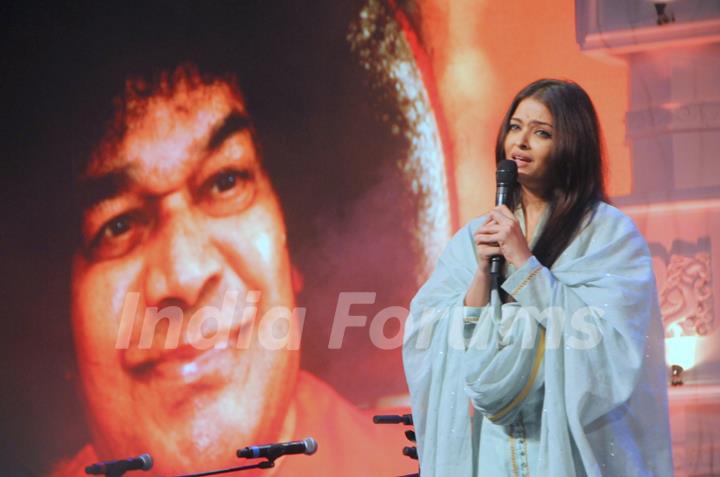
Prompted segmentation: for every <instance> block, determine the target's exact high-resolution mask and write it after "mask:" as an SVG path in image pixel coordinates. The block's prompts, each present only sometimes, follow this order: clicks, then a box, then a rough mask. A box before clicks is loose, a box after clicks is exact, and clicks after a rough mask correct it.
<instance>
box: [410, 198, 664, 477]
mask: <svg viewBox="0 0 720 477" xmlns="http://www.w3.org/2000/svg"><path fill="white" fill-rule="evenodd" d="M485 220H486V219H485V218H484V217H481V218H479V219H476V220H474V221H472V222H470V223H469V224H468V225H467V226H465V227H463V228H462V229H461V230H460V231H459V232H458V233H457V234H456V235H455V236H454V237H453V239H452V240H451V242H450V244H449V245H448V247H447V248H446V250H445V251H444V252H443V255H442V256H441V257H440V260H439V262H438V264H437V267H436V269H435V271H434V272H433V274H432V275H431V277H430V279H429V280H428V281H427V283H425V285H424V286H423V287H422V288H421V289H420V291H419V292H418V294H417V295H416V296H415V298H414V299H413V301H412V305H411V309H410V317H409V319H408V321H407V323H406V328H405V343H404V347H403V359H404V365H405V373H406V376H407V380H408V386H409V389H410V394H411V398H412V408H413V418H414V420H415V431H416V434H417V438H418V450H419V453H420V461H421V473H422V475H423V477H433V476H438V477H440V476H448V477H474V476H478V475H482V476H504V475H509V476H512V475H533V476H547V477H558V476H566V475H567V476H575V475H577V476H582V475H590V476H599V475H607V476H613V477H616V476H646V475H648V476H649V475H653V476H655V475H657V476H667V475H672V459H671V451H670V435H669V428H668V416H667V388H666V370H665V365H664V346H663V329H662V321H661V317H660V312H659V307H658V303H657V293H656V290H655V280H654V276H653V273H652V267H651V258H650V255H649V252H648V248H647V245H646V243H645V241H644V240H643V238H642V237H641V235H640V234H639V232H638V231H637V229H636V228H635V226H634V224H633V223H632V221H631V220H630V219H629V218H628V217H626V216H625V215H624V214H622V213H621V212H620V211H619V210H617V209H615V208H614V207H612V206H610V205H607V204H604V203H601V204H599V205H598V208H597V211H596V213H595V214H594V216H593V217H592V219H591V220H589V221H586V223H585V224H584V225H583V227H582V228H581V231H580V233H579V234H578V236H577V237H576V238H575V239H574V240H573V241H572V242H571V243H570V245H569V246H568V247H567V249H566V250H565V251H564V252H563V254H562V255H561V256H560V257H559V258H558V260H557V261H556V262H555V265H554V266H553V267H552V270H549V269H547V268H546V267H544V266H542V265H541V264H540V263H539V262H538V261H537V260H536V259H535V258H534V257H532V258H531V259H530V260H528V261H527V263H525V264H524V265H523V266H522V267H520V268H519V269H518V270H512V269H509V270H508V277H507V279H506V280H505V282H504V283H503V285H502V286H503V289H504V290H505V291H507V292H508V293H509V294H510V295H511V296H512V297H514V299H515V300H516V302H514V303H506V304H500V301H499V299H498V296H497V294H493V296H492V297H491V302H490V304H489V305H488V306H485V307H482V308H469V307H464V306H463V299H464V296H465V293H466V292H467V290H468V287H469V286H470V282H471V280H472V278H473V275H474V273H475V270H476V269H477V259H476V256H475V247H474V245H473V238H472V234H473V232H474V231H475V230H476V229H477V228H478V227H479V226H480V225H481V224H483V223H484V221H485ZM521 222H522V220H521Z"/></svg>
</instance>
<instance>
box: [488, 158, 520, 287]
mask: <svg viewBox="0 0 720 477" xmlns="http://www.w3.org/2000/svg"><path fill="white" fill-rule="evenodd" d="M495 181H496V184H497V189H496V192H495V205H496V206H498V205H506V206H507V207H508V208H509V209H510V210H513V205H514V204H513V196H514V192H515V184H516V183H517V164H515V161H510V160H508V159H503V160H502V161H500V162H499V163H498V166H497V172H496V173H495ZM503 263H505V257H503V256H502V255H493V256H492V257H490V275H491V276H495V277H498V276H500V271H501V270H502V266H503Z"/></svg>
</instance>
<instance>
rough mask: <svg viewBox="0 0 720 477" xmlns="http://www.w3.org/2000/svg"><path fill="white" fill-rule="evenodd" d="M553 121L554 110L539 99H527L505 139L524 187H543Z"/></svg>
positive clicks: (519, 108) (511, 122)
mask: <svg viewBox="0 0 720 477" xmlns="http://www.w3.org/2000/svg"><path fill="white" fill-rule="evenodd" d="M553 134H554V131H553V118H552V114H550V110H549V109H548V108H547V107H546V106H545V105H544V104H543V103H541V102H540V101H538V100H537V99H535V98H532V97H530V98H525V99H523V100H522V101H521V102H520V104H518V106H517V108H516V109H515V111H514V112H513V114H512V117H511V118H510V125H509V128H508V133H507V135H506V136H505V144H504V149H505V158H506V159H509V160H512V161H515V164H517V168H518V182H519V183H520V184H522V185H523V186H529V187H537V186H539V185H541V184H542V181H543V177H544V175H545V171H546V170H547V166H548V162H549V157H550V153H551V151H552V148H553Z"/></svg>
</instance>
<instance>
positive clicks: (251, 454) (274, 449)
mask: <svg viewBox="0 0 720 477" xmlns="http://www.w3.org/2000/svg"><path fill="white" fill-rule="evenodd" d="M317 448H318V443H317V441H316V440H315V439H313V438H312V437H307V438H305V439H304V440H302V441H292V442H280V443H277V444H266V445H263V446H248V447H244V448H242V449H238V451H237V456H238V457H244V458H246V459H257V458H259V457H265V458H266V459H268V460H271V461H272V460H275V459H277V458H278V457H280V456H282V455H288V454H307V455H313V454H314V453H315V451H316V450H317Z"/></svg>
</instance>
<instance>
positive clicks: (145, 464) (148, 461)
mask: <svg viewBox="0 0 720 477" xmlns="http://www.w3.org/2000/svg"><path fill="white" fill-rule="evenodd" d="M138 459H140V460H141V461H142V470H150V469H152V466H153V459H152V456H151V455H150V454H147V453H145V454H143V455H139V456H138Z"/></svg>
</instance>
